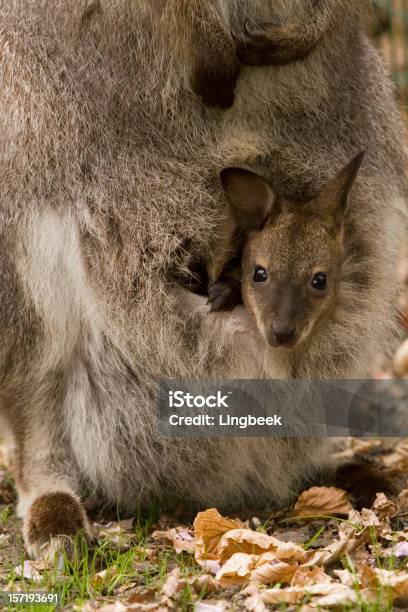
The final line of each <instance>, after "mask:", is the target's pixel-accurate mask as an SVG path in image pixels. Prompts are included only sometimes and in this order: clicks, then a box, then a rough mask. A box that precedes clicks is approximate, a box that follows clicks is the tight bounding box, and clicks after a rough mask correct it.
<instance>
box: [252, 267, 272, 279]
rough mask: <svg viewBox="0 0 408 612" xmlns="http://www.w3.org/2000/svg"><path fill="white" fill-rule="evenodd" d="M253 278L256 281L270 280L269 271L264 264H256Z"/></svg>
mask: <svg viewBox="0 0 408 612" xmlns="http://www.w3.org/2000/svg"><path fill="white" fill-rule="evenodd" d="M253 279H254V281H255V282H256V283H264V282H265V281H267V280H268V273H267V271H266V270H265V268H263V267H262V266H256V268H255V272H254V276H253Z"/></svg>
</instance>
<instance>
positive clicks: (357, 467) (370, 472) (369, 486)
mask: <svg viewBox="0 0 408 612" xmlns="http://www.w3.org/2000/svg"><path fill="white" fill-rule="evenodd" d="M334 484H335V486H336V487H339V488H340V489H344V490H345V491H347V493H349V494H350V496H351V498H352V501H353V502H354V503H353V505H354V506H355V507H356V508H357V509H358V510H361V508H371V506H372V505H373V503H374V501H375V496H376V494H377V493H385V495H387V496H393V495H396V494H397V493H398V487H397V483H396V481H395V478H394V477H393V476H392V475H390V474H389V473H387V472H386V471H384V470H380V469H378V468H376V467H375V466H373V465H371V464H370V463H368V462H367V463H366V462H363V461H361V462H358V461H357V462H353V463H348V464H345V465H341V466H340V467H338V468H337V469H336V473H335V476H334Z"/></svg>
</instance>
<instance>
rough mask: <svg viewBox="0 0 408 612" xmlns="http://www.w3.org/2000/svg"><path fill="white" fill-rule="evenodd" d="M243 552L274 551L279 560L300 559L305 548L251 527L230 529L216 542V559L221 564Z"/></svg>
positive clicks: (258, 553)
mask: <svg viewBox="0 0 408 612" xmlns="http://www.w3.org/2000/svg"><path fill="white" fill-rule="evenodd" d="M237 552H243V553H247V554H252V555H260V554H262V553H265V552H269V553H274V555H275V558H276V559H279V560H286V559H290V560H296V561H301V560H303V559H304V557H305V550H304V548H302V547H301V546H298V545H297V544H292V542H282V541H281V540H278V539H277V538H275V537H273V536H269V535H267V534H266V533H259V532H258V531H252V530H251V529H232V530H230V531H227V532H226V533H224V535H223V536H222V537H221V539H220V541H219V543H218V560H219V562H220V564H221V565H223V564H224V563H225V562H226V561H227V560H228V559H229V558H230V557H231V556H232V555H233V554H235V553H237Z"/></svg>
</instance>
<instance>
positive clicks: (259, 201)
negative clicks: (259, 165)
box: [220, 168, 276, 231]
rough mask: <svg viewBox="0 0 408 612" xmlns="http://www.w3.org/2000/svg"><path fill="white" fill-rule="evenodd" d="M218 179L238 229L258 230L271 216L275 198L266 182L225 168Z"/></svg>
mask: <svg viewBox="0 0 408 612" xmlns="http://www.w3.org/2000/svg"><path fill="white" fill-rule="evenodd" d="M220 178H221V183H222V186H223V188H224V191H225V193H226V194H227V196H228V199H229V202H230V205H231V208H232V210H233V213H234V217H235V220H236V222H237V223H238V225H239V227H241V228H242V229H244V230H246V231H255V230H259V229H260V228H261V227H262V226H263V225H264V223H265V221H266V220H267V218H268V216H269V215H270V214H271V211H272V208H273V204H274V201H275V197H276V196H275V193H274V191H273V189H272V187H271V186H270V185H269V183H268V181H267V180H266V179H264V178H263V177H262V176H260V175H259V174H256V173H255V172H251V171H250V170H244V169H243V168H226V169H225V170H223V171H222V172H221V174H220Z"/></svg>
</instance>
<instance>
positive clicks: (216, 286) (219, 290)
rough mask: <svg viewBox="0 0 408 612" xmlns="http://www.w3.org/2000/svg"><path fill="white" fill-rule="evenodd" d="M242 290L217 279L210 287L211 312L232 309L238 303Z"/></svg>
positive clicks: (209, 302)
mask: <svg viewBox="0 0 408 612" xmlns="http://www.w3.org/2000/svg"><path fill="white" fill-rule="evenodd" d="M239 298H240V292H239V291H237V289H236V287H234V286H231V285H229V284H228V283H224V282H222V281H217V282H215V283H212V284H211V285H210V286H209V288H208V304H209V306H210V312H220V311H221V310H232V309H233V308H234V307H235V306H236V305H237V304H238V303H239Z"/></svg>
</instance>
